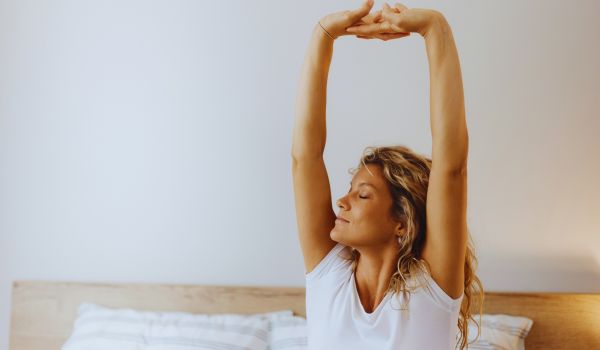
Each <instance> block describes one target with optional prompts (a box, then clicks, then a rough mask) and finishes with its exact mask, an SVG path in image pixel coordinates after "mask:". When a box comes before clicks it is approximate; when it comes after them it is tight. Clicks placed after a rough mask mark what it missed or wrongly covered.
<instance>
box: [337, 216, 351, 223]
mask: <svg viewBox="0 0 600 350" xmlns="http://www.w3.org/2000/svg"><path fill="white" fill-rule="evenodd" d="M335 221H340V222H345V223H348V222H350V221H348V220H346V219H344V218H343V217H341V216H338V217H337V219H336V220H335Z"/></svg>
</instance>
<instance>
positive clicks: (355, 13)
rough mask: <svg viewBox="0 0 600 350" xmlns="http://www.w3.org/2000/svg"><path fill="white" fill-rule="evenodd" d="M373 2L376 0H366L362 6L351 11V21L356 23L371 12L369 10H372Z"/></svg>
mask: <svg viewBox="0 0 600 350" xmlns="http://www.w3.org/2000/svg"><path fill="white" fill-rule="evenodd" d="M373 2H374V0H365V1H364V2H363V4H362V6H361V7H360V8H358V9H356V10H352V11H349V12H350V21H351V22H352V23H354V22H356V21H358V20H359V19H361V18H363V17H365V16H366V15H367V14H368V13H369V11H371V8H372V7H373Z"/></svg>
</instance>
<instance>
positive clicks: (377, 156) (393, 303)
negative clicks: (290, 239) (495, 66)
mask: <svg viewBox="0 0 600 350" xmlns="http://www.w3.org/2000/svg"><path fill="white" fill-rule="evenodd" d="M372 6H373V1H372V0H369V1H367V2H365V3H364V4H363V5H362V6H361V7H360V8H359V9H356V10H351V11H343V12H338V13H334V14H331V15H328V16H325V17H324V18H322V19H321V20H320V21H319V23H318V24H316V25H315V27H314V30H313V33H312V37H311V41H310V45H309V49H308V52H307V54H306V57H305V63H304V66H303V71H302V76H301V80H300V91H299V96H298V100H297V115H296V121H295V126H294V132H293V146H292V172H293V179H294V193H295V205H296V214H297V220H298V230H299V237H300V245H301V248H302V253H303V256H304V262H305V267H306V272H307V273H306V316H307V321H308V322H307V325H308V345H309V349H345V350H348V349H350V350H351V349H427V350H429V349H432V350H437V349H454V348H455V347H456V346H459V347H460V348H461V349H463V348H465V346H466V345H467V340H468V339H469V337H468V332H467V331H468V327H467V326H468V322H467V321H468V320H469V319H470V318H471V319H473V317H472V316H471V312H470V309H471V304H473V301H474V298H475V297H476V296H477V297H478V300H479V313H480V314H481V313H482V303H483V295H484V294H483V287H482V285H481V282H480V280H479V278H477V276H476V275H475V267H476V262H477V259H476V257H475V255H474V253H473V248H472V242H471V241H470V235H469V232H468V228H467V223H466V208H467V152H468V135H467V126H466V118H465V107H464V98H463V88H462V79H461V72H460V65H459V60H458V54H457V51H456V47H455V44H454V39H453V36H452V32H451V30H450V26H449V24H448V22H447V21H446V20H445V18H444V16H443V15H442V14H441V13H440V12H438V11H435V10H430V9H408V8H407V7H406V6H404V5H402V4H396V5H395V6H394V7H393V8H392V7H390V6H388V5H387V4H384V6H383V9H382V10H380V11H377V12H375V13H373V14H370V13H369V11H370V10H371V8H372ZM411 33H418V34H419V35H421V36H422V37H423V38H424V39H425V43H426V48H427V55H428V59H429V68H430V94H431V96H430V101H431V106H430V110H431V130H432V136H433V137H432V141H433V152H432V157H431V159H429V158H427V157H425V156H423V155H419V154H417V153H415V152H413V151H412V150H411V149H409V148H408V147H405V146H400V145H396V146H388V147H368V148H367V149H366V151H367V152H365V154H363V156H362V158H361V160H360V162H359V163H358V168H356V169H354V171H352V172H351V173H352V174H353V175H354V176H353V180H352V182H351V183H350V190H349V191H348V194H347V195H345V196H344V197H342V198H340V199H339V200H338V201H337V202H336V204H337V206H338V207H339V208H340V210H339V214H338V215H336V214H335V213H334V212H333V210H332V208H331V193H330V187H329V180H328V177H327V171H326V169H325V164H324V161H323V152H324V148H325V140H326V128H325V125H326V123H325V104H326V90H327V76H328V72H329V65H330V62H331V57H332V53H333V43H334V41H335V40H336V39H337V38H339V37H340V36H344V35H355V36H357V37H359V38H363V39H373V38H378V39H381V40H384V41H387V40H390V39H396V38H402V37H406V36H408V35H410V34H411ZM327 232H329V234H327ZM478 335H479V325H478Z"/></svg>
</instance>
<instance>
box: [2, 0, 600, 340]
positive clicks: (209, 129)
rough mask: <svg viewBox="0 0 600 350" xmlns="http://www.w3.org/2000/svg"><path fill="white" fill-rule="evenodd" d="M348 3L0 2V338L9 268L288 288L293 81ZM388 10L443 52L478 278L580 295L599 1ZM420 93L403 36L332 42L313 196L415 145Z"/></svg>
mask: <svg viewBox="0 0 600 350" xmlns="http://www.w3.org/2000/svg"><path fill="white" fill-rule="evenodd" d="M359 3H360V2H359V1H357V0H355V1H341V0H338V1H328V2H326V3H323V2H321V1H302V2H299V1H295V2H292V1H287V2H283V1H270V2H267V1H252V2H250V1H218V2H217V1H211V2H209V1H172V0H170V1H160V2H159V1H141V0H137V1H131V0H130V1H106V0H103V1H80V0H71V1H66V0H60V1H59V0H55V1H51V2H50V1H39V0H38V1H36V0H26V1H25V0H18V1H17V0H0V340H1V343H0V349H2V350H5V349H7V348H8V329H9V319H10V293H11V285H12V282H13V281H15V280H27V279H44V280H70V281H105V282H150V283H152V282H156V283H193V284H226V285H229V284H236V285H273V286H275V285H277V286H303V285H304V276H303V273H304V269H303V263H302V255H301V252H300V249H299V244H298V239H297V231H296V229H297V228H296V221H295V208H294V200H293V189H292V178H291V171H290V169H291V168H290V149H291V136H292V127H293V121H294V111H295V99H296V93H297V88H298V79H299V76H300V69H301V66H302V62H303V58H304V54H305V50H306V47H307V44H308V39H309V37H310V34H311V30H312V28H313V25H314V24H315V23H316V21H317V20H318V19H319V18H320V17H322V16H323V15H325V14H327V13H330V12H334V11H341V10H345V9H350V8H354V7H357V6H358V5H359ZM404 4H406V5H407V6H409V7H420V8H435V9H437V10H439V11H441V12H442V13H444V14H445V15H446V18H447V19H448V21H449V23H450V24H451V26H452V30H453V33H454V37H455V40H456V44H457V46H458V51H459V55H460V61H461V66H462V73H463V82H464V88H465V101H466V111H467V122H468V128H469V137H470V138H469V140H470V152H469V189H468V191H469V208H468V224H469V226H470V229H471V232H472V235H473V240H474V242H475V245H476V249H477V254H478V256H479V276H480V278H481V279H482V281H483V283H484V286H485V287H486V289H487V290H488V291H556V292H600V278H599V277H600V215H599V214H600V199H599V198H600V185H598V179H599V178H600V157H598V153H597V152H598V150H600V138H599V137H598V133H599V132H600V118H599V115H598V110H599V108H600V105H599V101H600V88H599V85H598V81H600V69H599V68H600V67H599V63H600V45H598V43H599V42H600V40H599V37H600V22H598V21H597V18H596V17H597V13H598V12H599V11H600V3H599V2H596V1H591V0H590V1H577V2H575V3H567V2H565V1H527V2H521V1H496V2H492V1H466V0H463V1H453V2H451V3H450V2H442V1H439V2H437V1H421V2H417V1H413V2H408V3H404ZM381 5H382V1H376V3H375V8H376V9H379V8H380V7H381ZM428 94H429V75H428V63H427V55H426V51H425V46H424V42H423V39H422V38H421V37H420V36H419V35H416V34H413V35H411V36H410V37H408V38H404V39H400V40H392V41H388V42H383V41H379V40H371V41H365V40H359V39H356V38H354V37H350V36H348V37H343V38H341V39H339V40H338V41H337V42H336V43H335V45H334V56H333V61H332V66H331V71H330V80H329V87H328V118H329V119H328V124H327V125H328V130H327V131H328V143H327V148H326V151H325V158H326V162H327V167H328V172H329V175H330V178H331V187H332V195H333V197H334V198H333V199H334V201H335V200H336V199H337V198H339V197H340V196H342V195H343V194H344V193H345V192H346V191H347V189H348V182H349V180H350V175H348V173H347V170H348V168H350V167H353V166H355V165H356V164H357V162H358V159H359V157H360V154H361V151H362V150H363V148H364V147H366V146H369V145H383V144H391V143H402V144H405V145H408V146H409V147H412V148H413V149H415V150H417V151H419V152H422V153H426V154H428V155H430V154H431V134H430V129H429V127H430V124H429V96H428ZM332 205H333V203H332ZM335 209H336V212H337V208H335Z"/></svg>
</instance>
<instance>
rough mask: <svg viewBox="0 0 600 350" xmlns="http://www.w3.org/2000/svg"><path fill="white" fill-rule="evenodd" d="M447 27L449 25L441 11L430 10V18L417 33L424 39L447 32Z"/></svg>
mask: <svg viewBox="0 0 600 350" xmlns="http://www.w3.org/2000/svg"><path fill="white" fill-rule="evenodd" d="M449 27H450V25H449V24H448V22H447V21H446V18H445V17H444V15H443V14H442V13H441V12H439V11H435V10H431V14H430V19H429V21H428V23H427V25H426V26H425V27H424V28H423V29H422V30H421V31H419V34H421V36H422V37H423V38H424V39H427V38H428V37H430V36H433V35H438V34H441V33H445V32H447V31H448V30H449Z"/></svg>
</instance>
